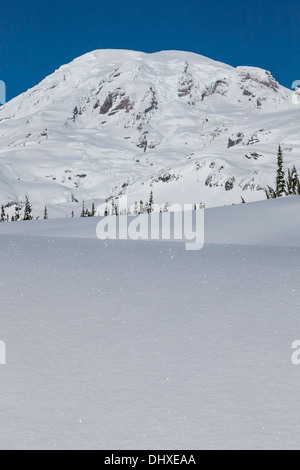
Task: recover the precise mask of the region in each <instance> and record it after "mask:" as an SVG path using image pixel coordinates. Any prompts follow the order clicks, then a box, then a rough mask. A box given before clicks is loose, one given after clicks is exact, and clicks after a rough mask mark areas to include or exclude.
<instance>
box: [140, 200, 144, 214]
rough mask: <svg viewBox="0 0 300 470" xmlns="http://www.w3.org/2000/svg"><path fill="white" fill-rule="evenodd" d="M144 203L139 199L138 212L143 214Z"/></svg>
mask: <svg viewBox="0 0 300 470" xmlns="http://www.w3.org/2000/svg"><path fill="white" fill-rule="evenodd" d="M144 212H145V211H144V203H143V201H140V214H144Z"/></svg>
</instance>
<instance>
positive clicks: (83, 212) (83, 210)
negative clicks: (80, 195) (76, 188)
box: [80, 201, 85, 217]
mask: <svg viewBox="0 0 300 470" xmlns="http://www.w3.org/2000/svg"><path fill="white" fill-rule="evenodd" d="M80 217H85V207H84V201H82V211H81V215H80Z"/></svg>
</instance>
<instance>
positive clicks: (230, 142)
mask: <svg viewBox="0 0 300 470" xmlns="http://www.w3.org/2000/svg"><path fill="white" fill-rule="evenodd" d="M236 136H237V139H235V140H233V139H231V138H229V140H228V146H227V148H229V149H230V147H234V146H235V145H238V144H241V143H242V142H243V138H244V134H242V133H240V132H239V133H238V134H237V135H236Z"/></svg>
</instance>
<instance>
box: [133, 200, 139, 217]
mask: <svg viewBox="0 0 300 470" xmlns="http://www.w3.org/2000/svg"><path fill="white" fill-rule="evenodd" d="M133 213H134V215H137V214H138V213H139V208H138V203H137V201H135V203H134V209H133Z"/></svg>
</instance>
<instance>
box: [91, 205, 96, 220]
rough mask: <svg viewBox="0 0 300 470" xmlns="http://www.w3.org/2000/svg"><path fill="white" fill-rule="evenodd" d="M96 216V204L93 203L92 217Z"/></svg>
mask: <svg viewBox="0 0 300 470" xmlns="http://www.w3.org/2000/svg"><path fill="white" fill-rule="evenodd" d="M95 215H96V209H95V203H94V202H93V204H92V212H91V217H95Z"/></svg>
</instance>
